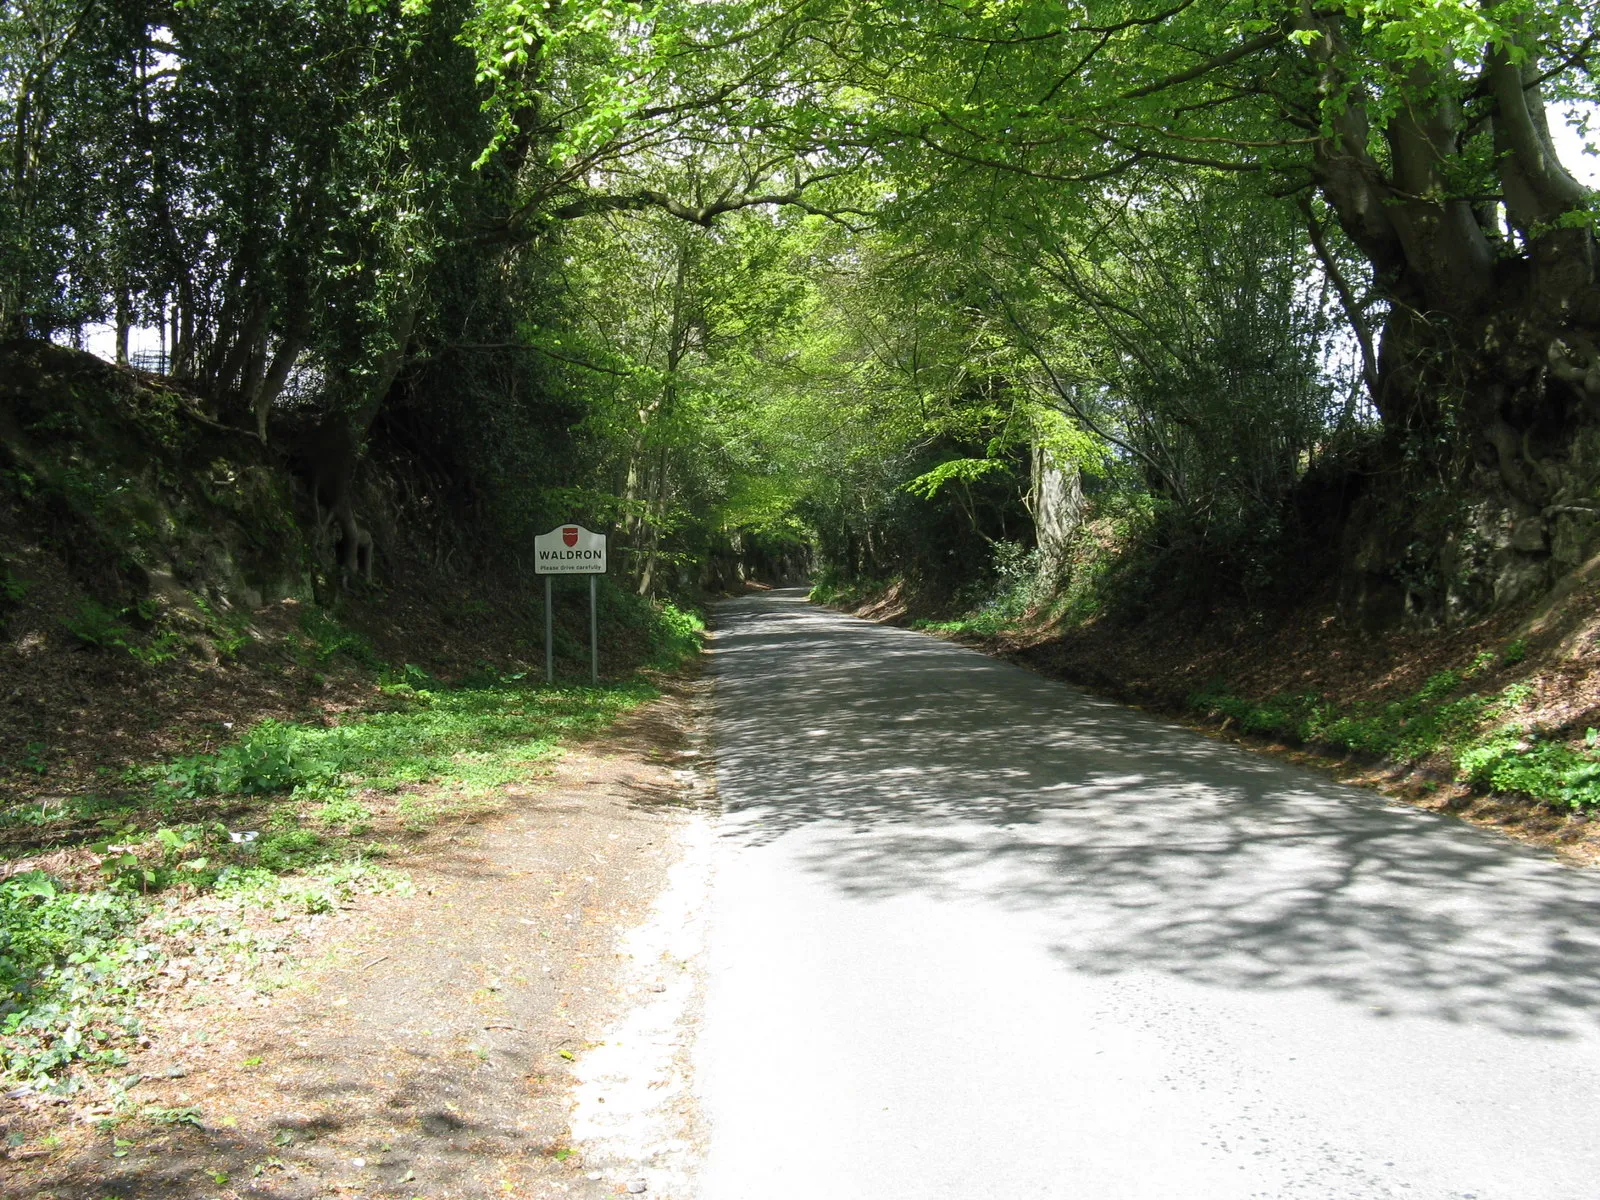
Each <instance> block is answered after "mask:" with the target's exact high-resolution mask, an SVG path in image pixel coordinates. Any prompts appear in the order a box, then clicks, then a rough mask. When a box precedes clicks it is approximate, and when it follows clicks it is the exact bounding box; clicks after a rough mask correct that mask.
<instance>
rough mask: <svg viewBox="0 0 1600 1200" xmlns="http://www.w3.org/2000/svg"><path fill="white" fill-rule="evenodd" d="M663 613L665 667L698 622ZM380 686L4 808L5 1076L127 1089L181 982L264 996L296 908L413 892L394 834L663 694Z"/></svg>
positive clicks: (412, 670) (501, 682)
mask: <svg viewBox="0 0 1600 1200" xmlns="http://www.w3.org/2000/svg"><path fill="white" fill-rule="evenodd" d="M656 612H657V617H656V619H655V620H654V622H653V623H652V624H651V625H650V626H649V627H648V628H647V629H645V630H643V631H642V632H643V635H644V637H645V639H646V640H647V642H648V649H649V661H650V663H651V665H653V666H654V667H656V668H658V669H670V668H672V667H674V666H677V665H680V664H681V663H682V662H683V661H684V660H685V659H687V658H688V657H689V656H691V655H692V654H693V653H694V652H696V651H697V650H698V647H699V643H700V634H701V631H702V629H703V626H702V625H701V624H700V622H699V621H698V619H697V618H695V617H694V616H693V615H692V614H689V613H684V612H681V611H679V610H677V609H672V608H670V607H669V608H666V609H664V610H656ZM318 632H319V634H321V635H322V636H321V638H320V640H321V641H322V642H323V643H325V644H326V645H329V646H332V645H335V644H336V643H337V642H338V638H337V637H336V636H335V634H336V633H337V631H336V630H332V629H331V628H330V629H328V630H319V631H318ZM375 683H376V687H375V688H374V689H373V699H372V703H371V704H370V705H369V706H368V707H367V708H366V710H365V711H360V712H352V713H349V714H346V715H344V716H343V717H342V718H341V719H340V720H339V721H338V722H337V723H336V724H332V725H325V724H314V723H296V722H288V721H274V720H268V721H263V722H261V723H260V724H258V725H256V726H255V727H253V728H251V729H248V730H244V731H241V732H240V734H239V735H238V736H237V737H236V738H235V739H234V740H233V741H232V742H230V743H229V744H227V745H225V746H223V747H221V748H220V749H218V750H216V751H215V752H214V753H205V754H193V755H187V756H183V757H179V758H176V759H172V760H170V761H167V762H162V763H152V764H149V765H147V766H145V767H141V768H136V769H132V770H130V771H128V772H126V773H125V774H124V776H123V778H122V779H121V781H120V787H119V789H117V790H116V791H115V792H113V793H112V794H109V795H79V796H70V797H66V798H59V797H58V798H53V799H52V800H49V801H45V802H41V803H38V804H29V805H22V806H14V807H12V808H10V809H7V810H4V811H3V812H0V824H4V825H9V826H11V827H12V828H13V831H14V832H19V833H25V834H26V837H25V838H24V839H23V840H22V842H21V845H20V847H14V848H13V862H12V870H11V873H10V874H9V877H7V878H5V879H4V880H3V881H0V1079H3V1080H4V1082H5V1083H6V1084H8V1085H11V1086H16V1085H19V1084H20V1085H24V1086H27V1087H31V1088H33V1089H36V1090H40V1091H49V1092H52V1093H57V1094H67V1093H71V1092H73V1091H76V1090H78V1089H79V1088H80V1087H82V1086H83V1085H84V1084H85V1082H86V1079H87V1076H88V1075H89V1074H100V1075H102V1076H105V1077H107V1078H111V1079H113V1083H112V1090H113V1091H115V1090H116V1088H115V1083H114V1076H115V1073H116V1071H117V1069H118V1068H119V1067H120V1066H122V1065H123V1064H124V1063H126V1062H127V1055H128V1053H129V1051H130V1049H131V1048H132V1047H133V1046H134V1045H136V1044H137V1042H138V1041H139V1039H140V1038H141V1036H142V1023H143V1016H144V1014H145V1013H146V1012H147V1010H148V1009H149V1008H150V1006H151V1005H152V1004H153V1003H154V1002H155V997H156V996H157V994H158V993H159V992H160V991H162V990H164V989H165V988H167V987H170V986H172V985H173V982H174V980H178V981H182V982H185V983H189V984H193V983H200V984H202V985H207V984H209V985H214V986H216V987H219V988H220V987H229V988H233V989H236V990H237V989H244V990H245V991H246V992H249V991H252V990H253V991H255V992H258V993H259V992H261V991H262V989H263V988H264V987H269V986H270V985H269V984H263V983H261V982H260V980H259V979H258V976H259V975H260V973H261V971H262V969H263V968H270V967H271V966H272V965H273V964H274V963H275V962H276V961H279V960H281V959H282V958H283V956H284V954H285V947H286V945H287V943H288V941H289V940H290V939H291V937H292V930H293V928H294V927H295V922H296V919H297V918H305V917H308V916H309V917H315V916H317V915H319V914H322V913H326V912H329V911H331V910H332V909H334V908H336V907H339V906H341V905H343V904H345V903H348V902H350V901H351V900H353V899H354V898H355V897H356V896H357V895H360V894H372V893H380V892H395V891H404V890H406V889H407V887H408V886H409V885H408V883H407V880H406V877H405V875H404V873H403V872H400V871H398V870H395V869H393V868H392V867H390V866H387V865H385V864H384V862H383V860H384V859H385V858H386V857H387V856H388V855H389V854H390V852H391V846H390V845H389V844H388V843H386V842H385V841H384V838H385V837H393V836H396V835H398V834H402V833H404V832H406V831H416V830H419V829H421V828H423V827H425V826H427V825H428V824H430V823H431V822H433V821H435V820H437V819H438V818H440V817H441V816H444V815H446V814H449V813H452V812H460V811H461V810H463V809H466V808H471V807H473V806H475V805H479V804H483V803H486V802H488V798H489V797H491V796H492V795H493V794H494V793H495V792H496V791H497V789H499V788H501V787H502V786H504V785H505V784H508V783H511V782H513V781H516V780H519V779H523V778H526V777H527V776H528V775H530V774H532V773H535V772H537V771H538V770H540V769H541V766H542V764H546V763H548V762H549V760H551V759H552V758H554V757H555V756H556V755H557V754H558V753H559V747H560V743H561V742H562V740H563V739H566V738H571V737H574V736H582V735H585V734H590V733H594V732H597V731H599V730H600V729H603V728H604V727H605V726H606V725H608V724H609V723H611V722H612V721H614V720H615V719H616V718H617V717H619V716H620V715H622V714H623V713H626V712H628V711H629V710H631V709H633V708H635V707H637V706H638V705H640V704H642V703H644V702H646V701H648V700H650V699H653V698H654V697H655V696H656V695H658V694H659V693H658V692H657V690H656V689H655V688H654V686H653V685H652V684H651V683H650V682H649V681H648V680H647V679H645V678H644V677H642V676H635V677H632V678H629V679H626V680H622V681H619V682H613V683H609V684H606V685H603V686H600V687H578V686H561V685H557V686H554V687H545V686H542V685H536V684H535V683H534V682H532V681H531V680H530V679H528V678H527V677H526V676H525V675H524V674H521V673H517V674H507V675H502V676H495V675H492V674H486V673H480V674H479V675H478V676H476V677H471V678H469V679H468V680H466V681H464V682H463V683H461V684H458V685H453V686H451V685H446V684H443V683H440V682H439V681H437V680H435V679H433V678H431V677H430V676H428V675H427V674H426V673H425V672H423V671H421V670H420V669H418V668H416V667H410V666H402V667H399V668H392V669H391V668H385V669H383V670H381V671H380V672H378V674H377V676H376V679H375ZM19 826H20V827H23V828H22V829H18V828H17V827H19ZM18 858H21V859H22V861H17V859H18ZM19 868H26V869H19ZM246 981H248V982H246Z"/></svg>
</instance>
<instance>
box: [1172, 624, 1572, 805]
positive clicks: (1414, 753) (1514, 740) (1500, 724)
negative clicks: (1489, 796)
mask: <svg viewBox="0 0 1600 1200" xmlns="http://www.w3.org/2000/svg"><path fill="white" fill-rule="evenodd" d="M1482 657H1483V656H1482V655H1479V656H1478V657H1477V658H1475V659H1474V660H1473V667H1475V668H1478V669H1481V660H1482ZM1473 673H1475V671H1474V670H1473V668H1469V669H1468V671H1466V672H1459V673H1458V672H1455V671H1441V672H1439V673H1438V674H1436V675H1434V676H1432V677H1431V678H1430V679H1429V680H1428V681H1427V682H1426V683H1424V684H1423V685H1422V686H1421V687H1420V688H1418V689H1417V691H1416V692H1415V693H1414V694H1413V695H1411V696H1407V697H1404V698H1402V699H1399V700H1395V701H1391V702H1389V703H1387V704H1384V705H1381V706H1380V705H1367V706H1361V705H1355V706H1351V707H1350V708H1348V709H1343V710H1341V709H1339V708H1338V707H1337V706H1336V705H1333V704H1330V703H1328V702H1326V701H1324V700H1322V699H1321V698H1319V697H1317V696H1313V695H1302V696H1283V695H1279V696H1270V697H1267V698H1266V699H1263V700H1245V699H1242V698H1240V697H1238V696H1232V695H1229V694H1227V693H1226V692H1224V691H1221V690H1219V689H1216V688H1208V689H1207V690H1206V691H1204V692H1201V693H1197V694H1196V695H1194V696H1192V697H1190V700H1189V705H1190V707H1191V708H1193V709H1196V710H1198V711H1201V712H1207V713H1211V714H1213V715H1217V716H1224V717H1229V718H1232V719H1234V720H1236V721H1237V722H1238V723H1239V727H1240V728H1241V729H1242V730H1244V731H1245V732H1247V733H1259V734H1265V735H1268V736H1273V737H1280V738H1285V739H1288V740H1291V741H1298V742H1307V743H1314V744H1320V745H1326V746H1331V747H1334V748H1336V749H1344V750H1355V751H1359V752H1362V753H1366V754H1375V755H1381V756H1386V757H1392V758H1396V759H1399V760H1400V761H1402V762H1408V763H1409V762H1418V761H1420V760H1422V759H1424V758H1427V757H1429V756H1430V755H1434V754H1444V755H1446V756H1448V757H1449V758H1450V760H1451V761H1452V762H1453V763H1454V765H1455V767H1456V770H1457V772H1458V773H1459V775H1460V778H1462V779H1463V780H1465V781H1467V782H1470V783H1473V784H1476V785H1478V786H1480V787H1486V788H1490V789H1492V790H1493V791H1496V792H1505V793H1519V794H1522V795H1525V796H1528V797H1530V798H1532V799H1534V800H1538V801H1542V802H1545V803H1550V804H1560V805H1565V806H1568V807H1571V808H1575V809H1576V808H1588V807H1594V806H1600V757H1596V755H1595V751H1596V750H1597V743H1600V732H1596V731H1592V730H1591V731H1590V732H1591V734H1593V735H1594V736H1592V737H1586V739H1585V747H1584V749H1583V750H1576V749H1573V748H1572V747H1569V746H1567V745H1565V744H1563V743H1560V742H1550V741H1541V740H1540V739H1538V738H1536V737H1534V736H1533V735H1532V734H1529V733H1528V732H1526V730H1525V729H1524V728H1523V726H1522V724H1521V723H1519V722H1516V721H1511V722H1507V721H1505V719H1504V718H1505V717H1506V716H1507V715H1508V714H1510V713H1513V712H1515V711H1516V710H1517V709H1519V708H1520V707H1522V705H1523V704H1525V703H1526V702H1527V700H1528V698H1529V696H1530V695H1531V688H1530V687H1529V686H1528V685H1527V684H1524V683H1516V684H1511V685H1509V686H1507V687H1505V688H1502V689H1501V690H1500V691H1499V692H1498V693H1495V694H1492V695H1480V694H1469V695H1466V696H1458V697H1457V698H1456V699H1454V700H1447V699H1445V697H1447V696H1449V695H1450V694H1451V693H1453V692H1455V691H1457V690H1458V689H1459V688H1460V687H1461V685H1462V683H1463V682H1464V681H1465V679H1467V678H1469V677H1470V676H1471V674H1473Z"/></svg>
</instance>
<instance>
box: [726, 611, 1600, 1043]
mask: <svg viewBox="0 0 1600 1200" xmlns="http://www.w3.org/2000/svg"><path fill="white" fill-rule="evenodd" d="M718 617H719V626H720V632H719V633H718V634H717V637H716V640H715V643H714V645H715V663H716V668H717V672H718V725H719V730H720V734H719V740H720V748H719V752H718V768H719V780H720V786H721V791H722V796H723V800H724V803H725V805H726V809H727V817H726V819H725V823H724V836H725V837H727V838H729V839H734V840H736V841H738V842H740V843H741V844H746V845H762V844H770V843H774V842H776V841H777V840H778V839H783V838H785V837H792V838H794V839H795V841H794V846H793V847H792V850H793V852H794V853H796V854H798V855H799V856H800V857H801V859H802V861H803V862H805V863H806V865H807V866H808V867H809V869H810V870H811V871H812V872H814V873H815V875H816V876H818V877H820V878H822V879H824V880H826V881H828V882H829V883H830V884H831V885H832V886H833V887H835V888H837V889H839V890H840V891H841V892H843V893H845V894H848V895H850V896H854V897H858V898H861V899H865V900H875V899H890V898H893V897H896V896H901V895H905V894H908V893H919V894H923V895H927V896H932V897H935V898H939V899H946V900H951V901H971V902H980V903H984V904H990V905H999V906H1002V907H1004V908H1005V909H1006V910H1007V911H1008V912H1010V913H1012V914H1014V916H1015V919H1016V920H1017V921H1018V922H1020V923H1022V924H1023V925H1024V927H1026V928H1027V929H1028V930H1029V931H1030V935H1031V936H1035V937H1036V938H1037V939H1038V940H1039V944H1041V945H1042V946H1045V947H1048V949H1049V950H1050V952H1051V953H1052V954H1053V955H1055V956H1056V958H1057V959H1058V961H1059V962H1060V963H1061V964H1062V965H1063V966H1065V967H1067V968H1070V969H1072V970H1074V971H1079V972H1087V973H1093V974H1102V975H1114V974H1118V973H1123V972H1136V971H1149V970H1156V971H1162V972H1168V973H1171V974H1173V975H1176V976H1181V977H1184V978H1186V979H1189V980H1191V981H1193V982H1196V983H1200V984H1213V985H1219V986H1226V987H1231V988H1246V989H1257V990H1285V989H1315V990H1317V991H1319V992H1322V993H1325V994H1327V995H1330V996H1333V997H1335V998H1337V999H1338V1000H1340V1001H1342V1002H1346V1003H1348V1004H1351V1005H1358V1006H1361V1007H1362V1008H1363V1009H1366V1010H1368V1011H1369V1012H1372V1013H1374V1014H1375V1015H1378V1016H1380V1017H1382V1016H1392V1017H1396V1018H1399V1017H1423V1018H1430V1019H1435V1020H1444V1021H1462V1022H1474V1023H1489V1024H1492V1025H1494V1026H1496V1027H1498V1028H1500V1029H1502V1030H1503V1031H1506V1032H1513V1033H1517V1034H1521V1035H1536V1036H1543V1037H1564V1036H1571V1035H1574V1034H1577V1033H1579V1032H1582V1031H1592V1030H1593V1029H1594V1028H1595V1025H1596V1015H1595V1012H1594V1008H1593V1003H1592V998H1593V996H1594V995H1595V993H1596V986H1597V984H1600V936H1596V935H1595V934H1594V933H1593V932H1592V931H1591V928H1590V927H1591V924H1592V921H1591V917H1592V913H1593V912H1594V911H1595V904H1596V902H1597V901H1600V880H1595V879H1593V878H1591V877H1590V876H1588V875H1586V874H1581V873H1578V872H1576V871H1574V870H1571V869H1569V868H1564V867H1561V866H1559V865H1557V864H1556V863H1554V862H1552V861H1550V860H1548V859H1547V858H1545V857H1544V856H1542V855H1541V854H1539V853H1537V852H1535V851H1531V850H1528V849H1526V848H1523V847H1520V846H1516V845H1513V844H1511V843H1508V842H1506V841H1504V840H1502V839H1500V838H1499V837H1497V836H1496V835H1494V834H1492V833H1488V832H1485V831H1482V830H1478V829H1475V828H1472V827H1470V826H1467V825H1464V824H1462V823H1461V822H1458V821H1455V820H1453V819H1451V818H1448V817H1443V816H1439V815H1436V814H1432V813H1428V812H1424V811H1421V810H1413V809H1408V808H1403V807H1399V806H1395V805H1391V804H1389V803H1388V802H1386V801H1384V800H1383V799H1382V798H1380V797H1378V796H1376V795H1373V794H1371V793H1368V792H1364V791H1360V790H1357V789H1354V788H1348V787H1343V786H1340V785H1336V784H1333V783H1331V782H1327V781H1325V780H1323V779H1321V778H1319V777H1317V776H1315V775H1313V774H1311V773H1309V772H1306V771H1303V770H1300V769H1297V768H1294V767H1290V766H1286V765H1283V764H1280V763H1278V762H1275V761H1273V760H1270V759H1266V758H1263V757H1259V756H1254V755H1251V754H1249V753H1247V752H1245V751H1243V750H1241V749H1238V748H1236V747H1233V746H1230V745H1227V744H1224V743H1219V742H1215V741H1212V740H1209V739H1207V738H1204V737H1201V736H1199V735H1197V734H1194V733H1191V732H1189V731H1187V730H1184V729H1181V728H1179V727H1176V726H1173V725H1170V724H1168V723H1166V722H1163V721H1159V720H1156V719H1154V718H1151V717H1149V716H1147V715H1145V714H1142V713H1139V712H1136V711H1133V710H1130V709H1127V708H1123V707H1120V706H1118V705H1115V704H1111V703H1109V702H1107V701H1104V700H1100V699H1098V698H1095V697H1091V696H1087V695H1084V694H1082V693H1080V692H1077V691H1075V690H1073V689H1071V688H1068V687H1066V686H1063V685H1061V684H1058V683H1054V682H1050V681H1047V680H1044V679H1041V678H1038V677H1036V676H1033V675H1030V674H1028V673H1027V672H1025V671H1022V670H1020V669H1019V668H1016V667H1013V666H1010V665H1008V664H1005V663H1001V662H996V661H993V660H990V659H987V658H984V657H982V656H980V655H978V654H975V653H973V652H970V651H967V650H964V649H961V648H959V647H955V646H951V645H949V644H946V643H943V642H939V641H936V640H934V639H932V638H928V637H926V636H923V635H919V634H915V633H910V632H907V631H903V630H895V629H887V628H883V627H879V626H873V625H869V624H866V623H863V622H858V621H855V620H853V619H850V618H846V617H841V616H838V615H836V614H833V613H830V612H826V611H823V610H819V609H816V608H812V607H810V606H807V605H805V603H804V601H803V599H802V596H801V594H800V593H781V592H780V593H773V594H771V595H770V596H768V597H764V598H762V599H760V600H755V601H734V602H731V603H728V604H726V605H724V606H723V607H722V609H721V610H720V611H719V614H718Z"/></svg>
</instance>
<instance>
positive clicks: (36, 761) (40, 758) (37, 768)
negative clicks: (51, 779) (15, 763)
mask: <svg viewBox="0 0 1600 1200" xmlns="http://www.w3.org/2000/svg"><path fill="white" fill-rule="evenodd" d="M22 768H23V770H25V771H32V772H33V773H34V774H35V775H48V774H49V773H50V747H49V746H47V745H46V744H45V743H44V742H29V743H28V744H27V745H26V746H24V747H23V749H22Z"/></svg>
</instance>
